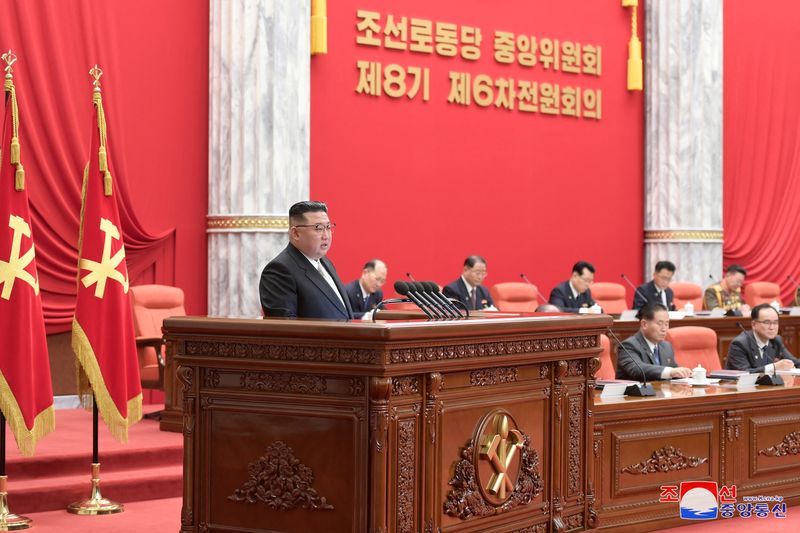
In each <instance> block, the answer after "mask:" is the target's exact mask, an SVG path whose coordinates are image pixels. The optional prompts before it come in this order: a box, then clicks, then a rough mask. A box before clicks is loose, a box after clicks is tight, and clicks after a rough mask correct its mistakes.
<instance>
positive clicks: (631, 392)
mask: <svg viewBox="0 0 800 533" xmlns="http://www.w3.org/2000/svg"><path fill="white" fill-rule="evenodd" d="M607 331H608V336H609V337H611V338H612V339H614V340H615V341H617V346H619V347H620V348H622V350H623V351H624V352H625V353H626V354H627V355H628V357H630V358H631V360H632V361H633V362H634V363H635V364H636V368H638V369H639V371H640V372H641V373H642V384H641V385H628V387H627V388H626V389H625V394H626V395H627V396H655V395H656V391H654V390H653V386H652V385H651V384H649V383H648V382H647V374H645V372H644V368H642V365H640V364H639V360H638V359H637V358H636V356H635V355H633V354H632V353H631V352H629V351H628V349H627V348H625V345H624V344H622V342H620V340H619V337H617V336H616V335H615V334H614V332H613V331H611V328H608V330H607ZM617 366H619V358H618V360H617Z"/></svg>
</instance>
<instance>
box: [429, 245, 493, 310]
mask: <svg viewBox="0 0 800 533" xmlns="http://www.w3.org/2000/svg"><path fill="white" fill-rule="evenodd" d="M485 278H486V259H484V258H483V257H481V256H479V255H471V256H469V257H467V258H466V259H465V260H464V271H463V272H462V273H461V277H460V278H458V279H457V280H455V281H454V282H452V283H449V284H447V285H445V287H444V289H443V290H442V293H443V294H444V295H445V296H447V297H448V298H455V299H456V300H459V301H461V303H463V304H464V305H465V306H467V309H469V310H470V311H475V310H478V311H480V310H482V309H487V310H491V311H496V310H497V308H496V307H495V306H494V302H493V301H492V296H491V295H490V294H489V290H488V289H487V288H486V287H484V286H483V285H482V284H483V280H484V279H485Z"/></svg>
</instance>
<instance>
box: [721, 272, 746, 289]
mask: <svg viewBox="0 0 800 533" xmlns="http://www.w3.org/2000/svg"><path fill="white" fill-rule="evenodd" d="M743 283H744V274H742V273H741V272H728V273H727V274H725V285H727V286H728V288H729V289H731V290H734V291H735V290H738V289H741V288H742V284H743Z"/></svg>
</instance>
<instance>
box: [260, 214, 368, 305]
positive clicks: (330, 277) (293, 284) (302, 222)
mask: <svg viewBox="0 0 800 533" xmlns="http://www.w3.org/2000/svg"><path fill="white" fill-rule="evenodd" d="M335 228H336V224H334V223H333V222H331V221H330V219H329V218H328V206H326V205H325V203H323V202H298V203H296V204H294V205H293V206H292V207H291V208H290V209H289V244H287V245H286V248H284V249H283V251H282V252H281V253H279V254H278V255H277V256H276V257H275V258H274V259H273V260H272V261H270V262H269V263H268V264H267V266H266V267H264V271H263V272H262V273H261V283H260V284H259V294H260V296H261V308H262V309H263V311H264V316H267V317H268V316H281V317H290V318H332V319H340V320H346V319H350V318H352V317H353V310H352V308H351V307H350V300H349V298H348V297H347V292H346V291H345V288H344V285H343V284H342V281H341V280H340V279H339V276H338V275H337V274H336V269H335V268H334V267H333V263H331V261H330V260H329V259H328V258H326V257H325V255H326V254H327V253H328V250H330V247H331V243H332V242H333V230H334V229H335Z"/></svg>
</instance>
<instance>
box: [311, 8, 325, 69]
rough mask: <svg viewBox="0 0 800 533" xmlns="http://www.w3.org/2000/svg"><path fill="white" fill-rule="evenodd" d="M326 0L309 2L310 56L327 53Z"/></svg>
mask: <svg viewBox="0 0 800 533" xmlns="http://www.w3.org/2000/svg"><path fill="white" fill-rule="evenodd" d="M327 4H328V0H311V55H312V56H314V55H317V54H327V53H328V5H327Z"/></svg>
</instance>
